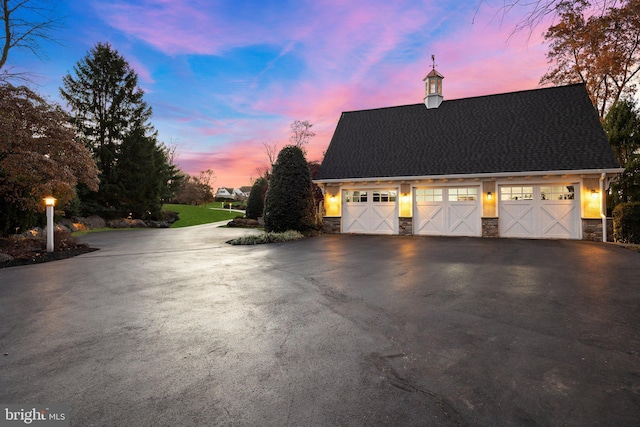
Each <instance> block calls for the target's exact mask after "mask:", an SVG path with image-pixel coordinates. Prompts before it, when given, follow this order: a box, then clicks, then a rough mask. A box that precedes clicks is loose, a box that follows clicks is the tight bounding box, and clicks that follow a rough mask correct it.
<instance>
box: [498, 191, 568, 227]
mask: <svg viewBox="0 0 640 427" xmlns="http://www.w3.org/2000/svg"><path fill="white" fill-rule="evenodd" d="M575 195H576V192H575V185H573V184H553V185H503V186H500V202H499V203H500V219H499V228H500V236H502V237H524V238H534V239H579V238H580V209H579V204H578V200H576V196H575Z"/></svg>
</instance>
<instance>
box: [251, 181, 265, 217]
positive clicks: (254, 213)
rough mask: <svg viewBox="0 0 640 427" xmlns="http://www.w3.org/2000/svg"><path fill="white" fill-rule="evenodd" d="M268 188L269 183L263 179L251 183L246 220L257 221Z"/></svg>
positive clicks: (261, 212) (262, 210)
mask: <svg viewBox="0 0 640 427" xmlns="http://www.w3.org/2000/svg"><path fill="white" fill-rule="evenodd" d="M268 187H269V181H267V179H266V178H264V177H260V178H258V179H256V182H254V183H253V186H252V187H251V193H249V200H247V212H246V216H247V218H250V219H258V217H261V216H262V215H263V213H264V196H265V194H266V192H267V188H268Z"/></svg>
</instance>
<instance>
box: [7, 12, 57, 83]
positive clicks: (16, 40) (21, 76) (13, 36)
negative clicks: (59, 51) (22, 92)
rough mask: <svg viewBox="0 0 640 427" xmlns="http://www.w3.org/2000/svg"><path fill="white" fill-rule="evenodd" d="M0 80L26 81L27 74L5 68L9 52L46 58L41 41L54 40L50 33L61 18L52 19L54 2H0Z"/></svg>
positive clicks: (27, 78)
mask: <svg viewBox="0 0 640 427" xmlns="http://www.w3.org/2000/svg"><path fill="white" fill-rule="evenodd" d="M0 1H1V2H2V10H1V11H0V23H1V25H2V31H1V34H2V35H1V36H0V44H1V46H2V54H1V55H0V81H8V80H14V79H18V80H23V81H28V80H29V77H28V73H24V72H12V71H10V70H12V69H13V68H12V67H8V64H7V62H8V60H9V57H10V52H11V51H13V50H16V49H23V50H27V51H30V52H31V53H32V54H34V55H35V56H36V57H38V58H40V59H43V58H46V52H45V51H44V50H43V48H42V44H41V43H42V41H56V40H55V39H54V38H52V37H51V36H50V33H51V32H52V31H53V30H54V29H57V28H60V27H61V19H60V18H54V3H50V2H49V1H47V0H0Z"/></svg>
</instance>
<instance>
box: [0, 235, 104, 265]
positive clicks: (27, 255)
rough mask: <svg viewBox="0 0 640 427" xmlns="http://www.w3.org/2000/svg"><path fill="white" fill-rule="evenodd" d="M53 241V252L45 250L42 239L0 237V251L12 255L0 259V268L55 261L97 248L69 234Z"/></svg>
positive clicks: (44, 242) (44, 243)
mask: <svg viewBox="0 0 640 427" xmlns="http://www.w3.org/2000/svg"><path fill="white" fill-rule="evenodd" d="M56 234H57V233H56ZM55 242H56V246H55V248H54V249H55V250H54V251H53V252H47V251H46V241H44V240H42V239H24V240H15V239H11V238H0V252H2V253H5V254H7V255H11V256H12V257H13V259H12V260H9V261H5V262H2V261H0V268H7V267H16V266H19V265H29V264H40V263H43V262H49V261H57V260H60V259H67V258H71V257H74V256H77V255H82V254H86V253H88V252H93V251H97V250H98V249H96V248H91V247H89V246H88V245H86V244H84V243H78V242H77V241H76V240H75V239H74V238H73V237H71V236H70V235H69V236H68V237H65V238H61V239H56V240H55Z"/></svg>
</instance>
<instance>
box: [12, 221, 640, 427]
mask: <svg viewBox="0 0 640 427" xmlns="http://www.w3.org/2000/svg"><path fill="white" fill-rule="evenodd" d="M250 232H253V231H251V230H238V229H221V228H215V227H214V226H211V225H209V226H198V227H189V228H182V229H167V230H131V231H117V232H116V231H114V232H106V233H96V234H90V235H87V236H86V237H85V238H84V240H85V241H87V242H88V243H90V244H91V245H94V246H96V247H100V248H101V250H100V251H97V252H92V253H89V254H85V255H82V256H79V257H76V258H73V259H68V260H63V261H56V262H52V263H48V264H40V265H32V266H24V267H14V268H9V269H3V270H0V403H25V404H26V403H49V404H51V403H62V404H68V405H70V407H71V422H72V425H74V426H88V425H117V426H132V425H140V426H145V425H154V426H159V425H166V426H182V425H203V426H209V425H232V426H235V425H238V426H244V425H247V426H253V425H263V426H264V425H267V426H283V425H290V426H302V425H305V426H306V425H314V426H315V425H317V426H327V425H353V426H359V425H425V426H432V425H444V426H449V425H464V426H467V425H514V426H520V425H532V426H533V425H576V426H578V425H579V426H584V425H611V426H614V425H615V426H627V425H628V426H632V425H638V424H639V423H640V308H639V307H640V253H639V252H634V251H631V250H627V249H623V248H620V247H618V246H615V245H609V244H602V243H592V242H575V241H534V240H507V239H495V240H494V239H475V238H426V237H404V236H388V237H384V236H346V235H344V236H341V235H325V236H320V237H314V238H310V239H305V240H302V241H298V242H289V243H283V244H271V245H261V246H254V247H249V246H229V245H227V244H225V243H224V242H225V241H226V240H228V239H229V238H231V237H233V236H237V235H239V234H243V233H250Z"/></svg>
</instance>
